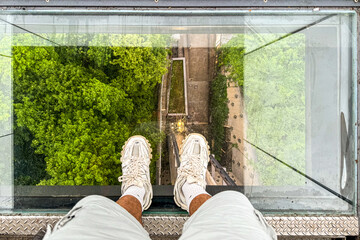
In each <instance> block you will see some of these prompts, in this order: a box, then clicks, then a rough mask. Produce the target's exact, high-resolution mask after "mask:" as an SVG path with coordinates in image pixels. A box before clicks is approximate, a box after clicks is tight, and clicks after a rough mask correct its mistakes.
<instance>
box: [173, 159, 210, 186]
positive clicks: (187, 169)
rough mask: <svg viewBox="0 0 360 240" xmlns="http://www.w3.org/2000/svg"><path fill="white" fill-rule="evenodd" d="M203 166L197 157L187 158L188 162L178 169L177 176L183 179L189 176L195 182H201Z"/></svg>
mask: <svg viewBox="0 0 360 240" xmlns="http://www.w3.org/2000/svg"><path fill="white" fill-rule="evenodd" d="M203 169H204V166H203V164H202V162H201V160H200V156H199V155H192V156H189V160H188V162H187V163H186V164H185V165H183V166H180V167H179V168H178V174H179V175H182V176H184V177H188V176H191V177H192V178H193V179H195V180H196V181H199V182H201V181H203V179H202V178H201V177H202V175H203Z"/></svg>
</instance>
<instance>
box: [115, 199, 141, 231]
mask: <svg viewBox="0 0 360 240" xmlns="http://www.w3.org/2000/svg"><path fill="white" fill-rule="evenodd" d="M116 203H117V204H119V205H120V206H121V207H123V208H124V209H125V210H126V211H128V212H129V213H130V214H131V215H133V216H134V218H136V220H138V221H139V223H140V224H142V220H141V218H142V207H141V204H140V202H139V200H137V199H136V197H133V196H130V195H127V196H124V197H122V198H119V200H117V201H116Z"/></svg>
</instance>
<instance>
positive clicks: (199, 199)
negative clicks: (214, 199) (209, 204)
mask: <svg viewBox="0 0 360 240" xmlns="http://www.w3.org/2000/svg"><path fill="white" fill-rule="evenodd" d="M210 198H211V196H210V195H209V194H200V195H198V196H196V197H195V198H194V199H193V200H192V201H191V204H190V207H189V214H190V216H191V215H193V214H194V213H195V212H196V210H198V209H199V207H201V205H203V204H204V203H205V202H206V201H207V200H209V199H210Z"/></svg>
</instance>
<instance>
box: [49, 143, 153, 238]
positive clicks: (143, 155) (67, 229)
mask: <svg viewBox="0 0 360 240" xmlns="http://www.w3.org/2000/svg"><path fill="white" fill-rule="evenodd" d="M121 155H122V157H121V162H122V172H123V174H122V176H121V177H119V181H120V182H122V186H121V192H122V196H121V198H120V199H119V200H118V201H117V202H116V203H115V202H114V201H112V200H110V199H108V198H105V197H102V196H89V197H86V198H83V199H82V200H80V201H79V202H78V203H77V204H76V205H75V207H74V208H73V209H72V210H71V211H70V212H69V213H68V214H67V215H66V216H65V217H64V218H63V219H61V220H60V221H59V222H58V223H57V224H56V225H55V226H54V228H53V229H51V228H50V227H48V230H47V232H46V235H45V237H44V239H46V240H58V239H59V240H60V239H61V240H66V239H109V240H115V239H129V240H130V239H150V238H149V234H148V233H147V232H146V231H145V229H144V228H143V227H142V225H141V223H142V221H141V216H142V211H143V210H146V209H147V208H149V206H150V204H151V199H152V195H153V194H152V186H151V183H150V172H149V165H150V159H151V148H150V144H149V143H148V141H147V140H146V139H145V138H144V137H142V136H133V137H131V138H129V139H128V141H127V142H126V143H125V145H124V147H123V151H122V154H121Z"/></svg>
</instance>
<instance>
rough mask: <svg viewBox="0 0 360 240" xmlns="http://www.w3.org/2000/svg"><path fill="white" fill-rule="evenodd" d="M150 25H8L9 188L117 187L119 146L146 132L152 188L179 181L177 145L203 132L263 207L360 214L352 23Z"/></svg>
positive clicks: (65, 18) (165, 19)
mask: <svg viewBox="0 0 360 240" xmlns="http://www.w3.org/2000/svg"><path fill="white" fill-rule="evenodd" d="M184 14H185V13H184ZM145 15H146V14H144V16H135V15H129V16H127V15H111V16H107V15H106V14H105V15H99V16H96V15H81V14H79V16H74V15H58V16H57V17H56V18H55V17H54V16H53V15H39V16H36V14H35V15H33V16H32V15H24V16H22V17H20V15H16V14H15V15H11V16H12V18H11V19H12V21H13V22H14V25H12V26H11V30H12V34H7V35H4V36H2V35H0V36H2V37H1V38H0V46H1V48H0V54H1V55H0V61H1V65H0V66H1V68H0V74H1V75H0V76H1V82H0V84H1V85H0V89H1V91H0V106H1V108H0V124H2V125H0V127H1V129H0V130H1V131H2V132H1V134H6V133H7V131H8V130H9V131H10V132H11V129H12V128H13V132H14V139H13V142H12V140H11V139H10V140H9V139H7V140H5V139H6V138H0V141H6V143H7V145H6V144H1V145H0V148H2V149H1V154H6V153H7V154H10V155H9V157H8V159H7V160H8V161H5V162H6V163H9V164H11V163H14V180H12V179H11V177H7V178H6V179H7V180H9V179H10V182H11V183H12V182H14V184H15V185H33V186H39V185H45V186H49V185H50V186H52V185H117V184H118V182H117V177H118V176H119V175H121V167H120V162H119V159H120V154H121V147H122V145H123V144H124V142H125V141H126V139H127V138H128V137H129V136H131V135H135V134H141V135H144V136H145V137H146V138H148V139H149V141H150V143H151V146H152V150H153V152H152V156H153V159H152V162H151V179H152V182H153V184H155V183H156V184H171V183H173V180H174V174H176V169H175V167H176V157H174V146H173V145H172V144H169V142H168V141H169V139H171V138H170V137H169V136H173V135H172V134H174V139H175V140H176V142H177V144H178V145H179V146H180V143H181V140H183V139H184V137H185V136H186V134H188V133H191V132H199V133H201V134H203V135H205V136H206V138H207V139H208V142H209V144H210V148H211V153H212V154H214V156H215V158H216V159H217V160H218V161H219V162H220V164H221V165H222V166H223V167H224V168H225V169H226V172H227V173H228V174H229V176H230V177H231V178H232V179H233V180H234V181H235V183H236V184H237V185H238V186H243V188H242V189H243V191H244V193H245V194H246V195H247V196H248V197H249V198H250V200H251V201H252V203H253V204H254V205H255V207H257V208H259V209H262V210H265V211H271V212H272V211H297V212H301V211H303V212H312V211H313V212H316V211H334V210H336V211H339V212H341V213H350V212H352V211H353V210H354V207H353V205H352V204H351V203H352V202H353V201H354V196H355V174H354V173H355V172H354V169H355V167H354V159H355V158H354V157H355V150H354V149H355V141H354V139H355V137H354V136H355V129H354V128H355V127H354V123H355V116H356V114H355V108H354V106H355V102H354V100H353V99H355V96H354V86H353V81H354V79H353V75H352V71H353V69H352V60H351V59H352V54H354V49H353V47H352V44H353V42H354V40H353V39H352V36H353V26H352V16H353V15H352V14H348V13H339V14H325V13H323V14H313V13H308V14H303V15H302V14H298V15H296V14H290V13H289V14H287V13H278V14H277V15H271V14H270V15H269V14H263V15H262V14H258V15H257V14H254V15H251V14H250V15H248V14H238V15H236V14H235V15H231V16H230V15H227V14H223V15H222V16H219V15H216V14H215V15H212V16H210V15H206V14H205V15H203V16H188V17H187V22H184V21H182V19H183V18H181V17H179V16H172V15H168V16H163V15H161V14H160V15H158V16H157V15H151V14H150V15H146V16H145ZM34 16H36V17H34ZM39 21H40V22H41V23H42V25H41V26H42V27H41V28H40V27H39V26H40V24H39V23H40V22H39ZM154 22H155V23H156V24H154ZM24 29H25V30H24ZM0 30H1V28H0ZM1 31H5V30H1ZM0 34H1V33H0ZM3 46H8V47H7V50H5V51H3V48H4V47H3ZM3 53H5V54H3ZM2 55H7V57H5V56H2ZM11 86H12V90H11ZM12 96H13V97H12ZM11 99H12V100H13V105H12V106H11ZM6 121H8V122H6ZM6 124H8V125H6ZM9 124H10V125H9ZM11 124H13V127H12V126H11ZM13 150H14V156H13V157H12V151H13ZM5 162H4V163H3V164H5ZM284 163H285V164H284ZM0 167H1V166H0ZM209 170H210V168H209ZM10 172H11V171H10ZM209 173H210V175H211V178H212V180H213V181H212V183H215V184H218V185H222V184H223V181H222V179H221V176H220V175H219V173H217V172H215V171H214V172H213V171H211V170H210V171H209ZM299 173H300V174H299ZM305 175H306V176H309V177H310V178H309V177H308V178H307V177H306V176H305ZM4 179H5V178H4ZM311 179H313V180H315V181H313V180H311ZM318 183H320V184H318ZM324 186H325V187H324ZM329 189H330V190H331V191H333V192H331V191H329ZM334 193H336V194H338V195H336V194H334ZM2 196H3V194H2ZM339 196H342V197H343V198H345V199H348V200H349V201H344V199H342V198H341V197H339Z"/></svg>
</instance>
